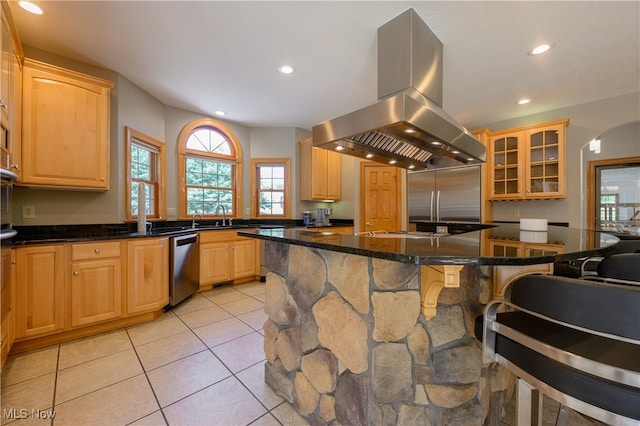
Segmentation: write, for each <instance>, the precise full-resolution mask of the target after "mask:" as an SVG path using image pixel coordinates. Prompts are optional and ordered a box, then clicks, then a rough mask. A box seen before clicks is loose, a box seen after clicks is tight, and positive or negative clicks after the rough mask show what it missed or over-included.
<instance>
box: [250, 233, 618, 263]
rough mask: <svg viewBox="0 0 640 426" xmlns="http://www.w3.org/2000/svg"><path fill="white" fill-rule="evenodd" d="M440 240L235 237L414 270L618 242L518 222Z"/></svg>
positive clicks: (583, 251) (529, 258)
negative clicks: (408, 266) (530, 228)
mask: <svg viewBox="0 0 640 426" xmlns="http://www.w3.org/2000/svg"><path fill="white" fill-rule="evenodd" d="M476 227H480V228H482V229H478V230H471V231H469V230H468V229H463V230H460V231H450V232H451V233H450V234H447V235H439V234H432V235H429V234H428V233H421V232H416V233H396V234H394V233H389V234H379V235H373V236H371V235H369V236H365V235H357V236H356V235H340V234H334V233H331V232H309V231H307V230H304V229H302V230H301V229H288V228H274V229H257V230H246V231H245V230H240V232H238V234H239V235H242V236H245V237H253V238H259V239H263V240H271V241H280V242H287V243H289V244H294V245H301V246H305V247H312V248H320V249H326V250H332V251H337V252H342V253H348V254H356V255H362V256H368V257H374V258H380V259H386V260H392V261H396V262H403V263H411V264H418V265H514V266H516V265H534V264H541V263H553V262H561V261H565V260H571V259H577V258H580V257H585V256H591V255H597V254H600V253H604V252H606V251H608V250H611V249H612V248H613V246H614V245H615V244H617V242H618V241H619V240H618V238H617V237H615V236H613V235H610V234H607V233H603V232H598V231H592V230H586V229H576V228H567V227H562V226H549V227H548V230H547V231H546V232H531V231H521V230H520V225H519V224H517V223H491V224H483V225H477V226H476Z"/></svg>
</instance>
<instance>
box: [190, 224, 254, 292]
mask: <svg viewBox="0 0 640 426" xmlns="http://www.w3.org/2000/svg"><path fill="white" fill-rule="evenodd" d="M259 250H260V244H259V241H258V240H256V239H254V238H247V237H241V236H239V235H238V232H237V231H235V230H234V231H202V232H200V288H204V287H207V286H209V285H212V284H217V283H222V282H226V281H232V280H243V279H254V278H257V277H258V275H259V274H260V264H259V262H260V255H259Z"/></svg>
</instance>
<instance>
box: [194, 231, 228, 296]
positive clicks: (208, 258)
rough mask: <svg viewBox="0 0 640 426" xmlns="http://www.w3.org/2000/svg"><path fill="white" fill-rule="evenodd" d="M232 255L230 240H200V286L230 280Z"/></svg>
mask: <svg viewBox="0 0 640 426" xmlns="http://www.w3.org/2000/svg"><path fill="white" fill-rule="evenodd" d="M200 235H202V234H200ZM231 279H232V278H231V256H230V253H229V243H228V242H226V241H225V242H219V243H216V242H207V243H203V242H202V239H201V240H200V286H203V285H209V284H213V283H220V282H224V281H230V280H231Z"/></svg>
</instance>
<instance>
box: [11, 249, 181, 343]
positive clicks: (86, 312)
mask: <svg viewBox="0 0 640 426" xmlns="http://www.w3.org/2000/svg"><path fill="white" fill-rule="evenodd" d="M13 252H14V253H15V260H16V263H15V268H14V269H15V271H16V274H15V276H16V279H15V282H16V295H15V301H16V302H15V307H16V309H15V340H16V346H20V348H19V349H18V350H28V349H32V348H35V347H39V346H42V345H43V344H51V343H54V342H57V341H59V340H63V339H65V338H69V337H80V336H85V335H90V334H94V333H96V332H104V331H106V330H110V329H113V328H118V327H122V326H123V325H129V324H135V323H138V322H140V321H145V320H149V319H152V318H154V315H157V312H158V311H160V310H161V309H162V308H163V307H164V306H166V305H167V304H168V303H169V241H168V238H166V237H163V238H139V239H129V240H110V241H99V242H96V241H94V242H87V243H68V244H55V245H37V246H28V247H18V248H15V249H13ZM3 255H4V252H3ZM3 262H5V259H4V258H3ZM18 283H19V285H18ZM3 296H4V295H3ZM4 328H5V325H4V324H3V333H5V332H6V333H10V332H11V331H10V330H4ZM4 335H5V334H3V336H4ZM56 339H58V340H56ZM34 342H35V343H34ZM38 342H42V343H38ZM10 348H11V344H9V345H8V346H7V348H6V349H5V347H3V348H2V350H3V351H4V350H6V351H9V350H10Z"/></svg>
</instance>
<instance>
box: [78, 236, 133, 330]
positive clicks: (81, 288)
mask: <svg viewBox="0 0 640 426" xmlns="http://www.w3.org/2000/svg"><path fill="white" fill-rule="evenodd" d="M120 246H121V243H120V242H119V241H117V242H100V243H95V242H92V243H83V244H71V327H79V326H84V325H88V324H93V323H96V322H101V321H106V320H110V319H115V318H119V317H120V316H121V315H122V261H121V260H120V251H121V250H120Z"/></svg>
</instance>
